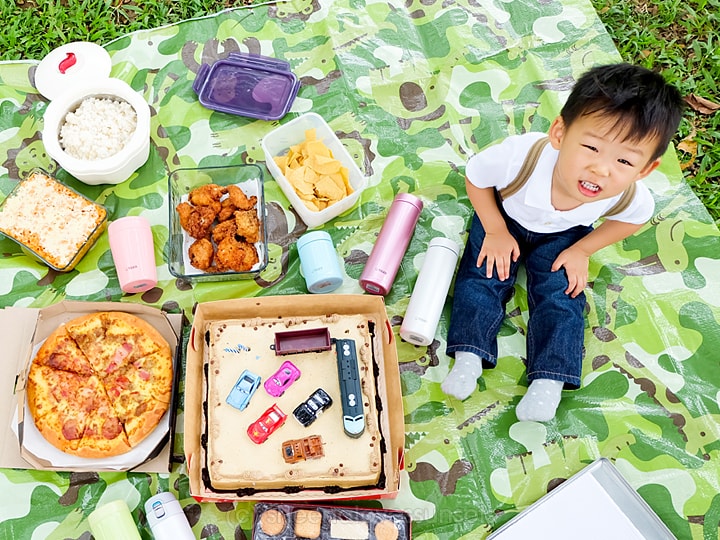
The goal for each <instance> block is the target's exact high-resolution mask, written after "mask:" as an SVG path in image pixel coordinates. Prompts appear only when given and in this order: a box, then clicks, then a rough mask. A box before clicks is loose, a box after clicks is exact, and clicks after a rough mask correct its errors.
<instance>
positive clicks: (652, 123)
mask: <svg viewBox="0 0 720 540" xmlns="http://www.w3.org/2000/svg"><path fill="white" fill-rule="evenodd" d="M682 112H683V99H682V96H681V95H680V92H679V91H678V90H677V88H675V87H674V86H672V85H671V84H669V83H668V82H667V81H666V80H665V79H664V78H663V76H662V75H660V74H659V73H655V72H653V71H650V70H649V69H646V68H644V67H641V66H636V65H633V64H626V63H619V64H610V65H602V66H596V67H593V68H591V69H590V70H589V71H587V72H586V73H585V74H583V75H582V76H581V77H580V78H579V79H578V81H577V83H576V84H575V86H574V88H573V90H572V92H571V93H570V96H569V97H568V100H567V102H566V103H565V105H564V106H563V108H562V110H561V111H560V116H562V119H563V122H564V123H565V125H566V126H570V124H572V122H573V121H574V120H576V119H577V118H579V117H580V116H585V115H592V114H598V115H600V116H601V117H605V118H610V119H615V127H617V128H620V129H622V130H623V131H624V134H625V139H626V140H632V141H641V140H644V139H646V138H648V137H650V138H657V141H658V143H657V147H656V149H655V153H654V154H653V156H652V157H651V158H650V161H654V160H655V159H657V158H659V157H660V156H662V155H663V154H664V153H665V150H667V147H668V145H669V144H670V140H671V139H672V138H673V136H674V135H675V132H676V131H677V128H678V125H679V124H680V120H681V118H682Z"/></svg>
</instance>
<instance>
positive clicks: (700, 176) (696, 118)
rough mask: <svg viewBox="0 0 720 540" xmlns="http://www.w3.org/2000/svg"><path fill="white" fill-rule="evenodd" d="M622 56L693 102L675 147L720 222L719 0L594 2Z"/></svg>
mask: <svg viewBox="0 0 720 540" xmlns="http://www.w3.org/2000/svg"><path fill="white" fill-rule="evenodd" d="M591 2H592V4H593V6H594V7H595V10H596V11H597V12H598V14H599V16H600V19H601V20H602V21H603V23H604V24H605V27H606V28H607V30H608V33H609V34H610V36H612V38H613V40H614V41H615V45H616V46H617V48H618V51H619V52H620V56H622V58H623V60H626V61H628V62H633V63H636V64H640V65H643V66H645V67H648V68H650V69H655V70H659V71H660V72H662V74H663V75H664V76H665V77H666V78H667V79H668V80H669V81H670V82H672V83H673V84H675V85H676V86H677V87H678V88H679V89H680V91H681V92H682V93H683V95H684V96H686V99H687V98H693V97H697V98H699V99H698V100H697V101H694V100H692V99H691V100H690V101H689V104H688V107H687V108H686V111H685V114H684V117H683V120H682V123H681V124H680V129H679V130H678V135H677V137H676V139H675V141H674V142H675V146H676V148H677V150H678V158H679V159H680V165H681V168H682V170H683V173H684V176H685V179H686V180H687V182H688V184H689V185H690V187H691V188H692V189H693V191H694V192H695V193H696V194H697V196H698V198H699V199H700V200H701V201H702V202H703V204H704V205H705V207H706V208H707V209H708V212H709V213H710V215H711V216H712V218H713V220H714V221H715V223H717V224H720V90H719V87H720V35H718V33H717V27H718V25H719V24H720V0H658V1H650V0H647V1H645V0H591Z"/></svg>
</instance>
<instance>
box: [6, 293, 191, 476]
mask: <svg viewBox="0 0 720 540" xmlns="http://www.w3.org/2000/svg"><path fill="white" fill-rule="evenodd" d="M181 322H182V319H181V315H179V314H178V315H170V314H167V313H164V312H162V311H160V310H158V309H155V308H152V307H149V306H145V305H140V304H125V303H123V304H121V303H116V302H78V301H64V302H60V303H58V304H54V305H51V306H48V307H45V308H37V309H33V308H22V307H7V308H5V309H3V310H1V311H0V323H1V324H2V326H3V328H6V329H11V330H10V332H8V333H7V336H6V337H7V338H8V339H7V340H6V346H7V358H9V359H12V360H13V361H10V362H3V363H2V370H3V371H2V373H0V375H2V376H0V379H1V380H2V381H4V382H3V383H2V384H4V385H6V388H4V389H2V390H3V391H2V393H0V396H2V399H0V415H1V416H0V417H2V418H4V419H5V420H7V422H6V425H7V426H9V427H8V433H7V436H6V437H3V442H2V444H1V445H0V466H3V467H17V468H35V469H40V470H56V471H121V470H130V469H133V470H143V471H152V472H168V471H169V468H170V453H171V448H170V446H171V445H168V440H169V439H170V438H171V437H170V435H171V434H172V433H173V432H174V422H175V417H174V411H175V407H174V399H175V387H176V380H177V365H178V364H177V352H178V349H179V347H178V336H179V334H180V326H181Z"/></svg>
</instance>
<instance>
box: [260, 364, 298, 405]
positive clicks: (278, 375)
mask: <svg viewBox="0 0 720 540" xmlns="http://www.w3.org/2000/svg"><path fill="white" fill-rule="evenodd" d="M299 378H300V370H299V369H298V368H297V366H295V364H293V363H292V362H290V361H289V360H286V361H285V362H283V363H282V365H281V366H280V369H278V370H277V371H276V372H275V373H274V374H273V375H270V377H268V378H267V380H266V381H265V384H264V385H263V386H265V390H267V393H268V394H270V395H271V396H274V397H280V396H282V395H283V394H284V393H285V390H287V389H288V387H289V386H290V385H291V384H292V383H294V382H295V381H297V380H298V379H299Z"/></svg>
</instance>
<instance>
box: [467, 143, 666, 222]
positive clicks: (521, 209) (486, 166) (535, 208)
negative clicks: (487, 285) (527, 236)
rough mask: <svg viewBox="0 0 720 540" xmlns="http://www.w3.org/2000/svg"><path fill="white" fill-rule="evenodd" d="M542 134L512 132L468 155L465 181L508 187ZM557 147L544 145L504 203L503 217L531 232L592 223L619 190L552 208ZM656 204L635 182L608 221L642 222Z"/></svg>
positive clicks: (616, 197) (650, 213)
mask: <svg viewBox="0 0 720 540" xmlns="http://www.w3.org/2000/svg"><path fill="white" fill-rule="evenodd" d="M542 137H545V134H544V133H535V132H533V133H526V134H524V135H511V136H509V137H507V138H506V139H503V140H502V141H501V142H499V143H497V144H494V145H492V146H490V147H488V148H486V149H484V150H483V151H481V152H479V153H477V154H475V155H474V156H472V157H471V158H470V159H469V161H468V163H467V166H466V168H465V174H466V176H467V178H468V180H469V181H470V182H471V183H472V184H473V185H474V186H476V187H479V188H488V187H494V188H496V189H498V190H500V189H502V188H504V187H505V186H507V185H508V184H509V183H510V182H511V181H512V180H513V179H514V178H515V177H516V176H517V174H518V172H519V171H520V167H521V166H522V164H523V161H525V157H526V156H527V154H528V152H529V151H530V147H531V146H532V145H533V143H534V142H535V141H537V140H538V139H540V138H542ZM557 156H558V151H557V150H555V149H554V148H553V147H552V146H551V145H549V144H548V145H546V146H545V148H544V149H543V152H542V154H541V155H540V158H539V159H538V162H537V165H536V167H535V170H534V171H533V173H532V175H531V176H530V178H529V179H528V181H527V183H526V184H525V185H524V186H523V187H522V188H521V189H520V190H519V191H518V192H517V193H515V194H514V195H512V196H511V197H508V198H507V199H505V200H504V201H503V208H504V209H505V212H506V213H507V215H508V216H510V217H511V218H513V219H514V220H515V221H517V222H518V223H520V224H521V225H522V226H523V227H525V228H526V229H528V230H530V231H534V232H539V233H550V232H558V231H564V230H567V229H569V228H571V227H575V226H576V225H592V224H593V223H595V221H597V220H598V219H599V218H600V217H601V216H602V215H603V214H604V213H605V212H607V211H608V210H610V208H612V207H613V205H614V204H615V203H616V202H617V201H618V200H619V199H620V197H621V196H622V194H619V195H617V196H615V197H611V198H609V199H603V200H601V201H596V202H589V203H586V204H581V205H580V206H578V207H577V208H573V209H572V210H555V208H553V205H552V204H551V202H550V193H551V185H552V172H553V168H554V167H555V162H556V161H557ZM654 210H655V202H654V200H653V197H652V194H651V193H650V190H648V188H647V186H645V185H643V183H642V182H641V181H640V182H637V183H636V189H635V197H634V198H633V200H632V201H631V202H630V204H629V205H628V207H627V208H626V209H625V210H623V211H622V212H620V213H619V214H616V215H614V216H612V217H609V218H607V219H614V220H617V221H623V222H625V223H634V224H637V225H641V224H643V223H645V222H647V221H648V220H649V219H650V218H651V217H652V215H653V212H654Z"/></svg>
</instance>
